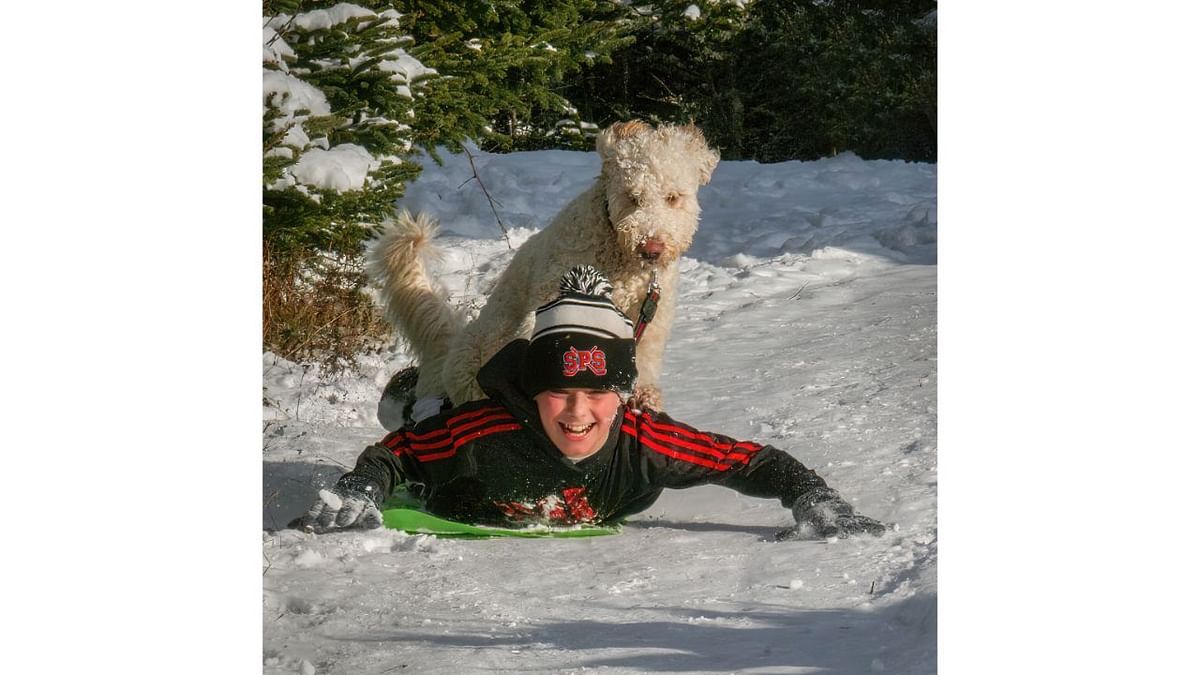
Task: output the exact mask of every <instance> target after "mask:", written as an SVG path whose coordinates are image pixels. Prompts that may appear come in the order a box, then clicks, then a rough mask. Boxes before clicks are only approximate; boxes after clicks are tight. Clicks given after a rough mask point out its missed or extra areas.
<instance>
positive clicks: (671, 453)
mask: <svg viewBox="0 0 1200 675" xmlns="http://www.w3.org/2000/svg"><path fill="white" fill-rule="evenodd" d="M641 440H642V444H643V445H645V446H646V447H648V448H650V449H651V450H654V451H655V452H658V453H660V454H663V455H666V456H667V457H673V458H674V459H679V460H683V461H685V462H691V463H692V464H699V465H700V466H706V467H708V468H710V469H715V470H717V471H728V470H729V469H730V468H731V466H730V465H729V464H717V463H716V462H714V461H711V460H707V459H704V458H703V457H697V456H695V455H686V454H684V453H682V452H678V451H676V450H672V449H671V448H666V447H663V446H661V445H659V444H658V443H655V442H654V441H652V440H650V439H648V438H643V439H641Z"/></svg>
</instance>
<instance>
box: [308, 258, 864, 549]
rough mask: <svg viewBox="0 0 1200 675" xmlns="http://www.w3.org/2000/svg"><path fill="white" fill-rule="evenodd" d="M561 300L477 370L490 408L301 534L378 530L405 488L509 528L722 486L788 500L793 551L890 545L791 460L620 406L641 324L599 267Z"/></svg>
mask: <svg viewBox="0 0 1200 675" xmlns="http://www.w3.org/2000/svg"><path fill="white" fill-rule="evenodd" d="M560 291H561V294H560V295H559V297H558V298H556V299H554V300H552V301H551V302H549V303H547V304H545V305H543V306H542V307H539V308H538V310H537V314H536V320H535V323H534V330H533V335H532V337H531V338H530V339H529V340H524V339H521V340H514V341H513V342H511V343H509V344H508V345H507V346H506V347H504V349H502V350H501V351H500V352H499V353H498V354H496V355H495V356H494V357H493V358H492V359H491V360H490V361H489V362H488V363H487V364H486V365H485V366H484V367H483V369H481V370H480V372H479V376H478V381H479V385H480V386H481V387H482V388H483V390H484V392H486V393H487V395H488V398H485V399H482V400H479V401H472V402H469V403H466V404H463V405H461V406H458V407H456V408H454V409H451V410H449V411H446V412H443V413H441V414H438V415H435V416H433V417H430V418H427V419H425V420H423V421H421V422H419V423H418V424H416V425H415V426H414V427H412V428H406V429H400V430H398V431H395V432H392V433H390V434H388V435H387V436H385V437H384V438H383V440H382V441H380V442H379V443H377V444H375V445H372V446H369V447H368V448H367V449H366V450H364V451H363V453H362V454H361V455H360V456H359V458H358V461H357V463H356V465H355V467H354V470H353V471H351V472H350V473H348V474H346V475H345V476H343V477H342V478H341V479H340V480H339V481H338V482H337V484H336V485H335V487H334V488H333V489H332V490H331V491H325V490H323V491H321V494H320V496H319V498H318V500H317V501H316V503H314V504H313V506H312V508H311V509H310V510H309V511H308V513H307V514H306V515H305V516H304V517H303V518H302V519H301V521H300V523H301V524H303V525H309V526H312V527H314V528H316V529H318V530H329V529H336V528H346V527H378V526H379V525H380V524H381V523H382V517H381V514H380V511H379V505H380V504H381V503H382V502H383V500H384V499H385V498H386V496H388V495H390V494H391V493H392V491H393V490H394V489H395V488H396V487H398V486H400V485H402V484H403V485H406V486H407V487H408V489H409V490H410V491H411V492H414V493H415V494H417V495H418V496H420V497H421V498H422V499H423V500H424V503H425V509H426V510H428V511H430V512H431V513H434V514H436V515H439V516H442V517H446V518H452V519H455V520H463V521H468V522H474V523H484V524H500V525H507V526H521V525H524V524H528V523H543V524H551V525H573V524H579V523H589V524H602V523H611V522H616V521H620V520H622V519H624V518H625V517H627V516H629V515H631V514H634V513H638V512H640V511H643V510H645V509H647V508H649V507H650V505H651V504H653V503H654V502H655V500H657V499H658V497H659V496H660V495H661V494H662V491H663V490H664V489H666V488H673V489H680V488H687V487H693V486H697V485H704V484H717V485H724V486H726V487H729V488H731V489H734V490H737V491H738V492H740V493H742V494H746V495H750V496H754V497H765V498H776V499H779V500H780V502H781V504H782V505H783V506H784V507H786V508H789V509H790V510H791V511H792V513H793V515H794V517H795V519H796V522H797V525H796V527H794V528H791V529H790V530H789V531H787V533H786V534H785V536H786V537H789V538H790V537H799V536H809V535H815V536H821V537H829V536H844V535H848V534H859V533H870V534H876V535H878V534H882V533H883V532H884V531H885V529H886V528H885V527H884V525H883V524H881V523H879V522H877V521H875V520H873V519H871V518H868V517H866V516H862V515H859V514H857V513H855V512H854V509H853V508H852V507H851V506H850V504H849V503H847V502H846V501H845V500H843V499H842V498H841V497H840V496H839V495H838V493H837V492H836V491H834V490H833V489H831V488H829V487H828V486H827V485H826V483H825V481H824V480H823V479H822V478H821V477H820V476H818V475H817V474H816V472H814V471H812V470H811V469H808V468H807V467H805V466H804V465H803V464H801V463H800V462H799V461H798V460H796V459H795V458H793V457H792V456H791V455H789V454H787V453H786V452H783V451H782V450H779V449H777V448H774V447H771V446H764V445H760V444H758V443H754V442H750V441H739V440H737V439H734V438H730V437H728V436H724V435H721V434H715V433H710V432H703V431H700V430H698V429H696V428H694V427H691V426H688V425H686V424H682V423H680V422H677V421H675V420H674V419H672V418H671V417H669V416H668V415H666V414H665V413H660V412H657V411H652V410H645V411H637V410H632V409H629V408H627V407H625V406H623V405H622V403H621V402H622V400H623V396H622V395H623V394H625V395H627V394H628V393H629V392H630V391H632V389H633V385H634V382H635V380H636V377H637V368H636V365H635V363H634V346H635V341H634V338H633V333H634V331H633V324H632V322H631V321H630V320H629V319H628V317H626V316H625V315H624V314H622V313H621V312H620V311H619V310H618V309H617V308H616V307H615V306H614V305H613V303H612V300H611V292H612V286H611V285H610V284H609V283H608V281H607V279H605V278H604V277H603V276H602V275H601V274H600V273H599V272H597V271H596V270H595V269H593V268H591V267H576V268H574V269H572V270H571V271H569V272H568V273H567V274H566V275H564V277H563V279H562V283H561V285H560Z"/></svg>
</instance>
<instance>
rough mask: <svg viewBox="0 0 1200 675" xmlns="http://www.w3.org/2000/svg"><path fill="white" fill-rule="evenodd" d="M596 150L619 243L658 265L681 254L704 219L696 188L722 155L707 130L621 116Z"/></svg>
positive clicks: (703, 181) (702, 182)
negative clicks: (713, 146)
mask: <svg viewBox="0 0 1200 675" xmlns="http://www.w3.org/2000/svg"><path fill="white" fill-rule="evenodd" d="M596 150H597V151H598V152H599V153H600V158H601V161H602V163H603V164H602V167H603V168H602V172H601V180H602V181H604V184H605V191H606V197H607V199H608V213H609V219H610V220H611V221H612V224H613V227H614V228H615V229H616V232H617V241H618V242H619V244H620V247H621V249H622V250H623V251H626V252H627V253H628V254H629V256H630V257H634V258H637V259H640V260H642V261H645V262H646V263H648V264H653V265H658V266H666V265H668V264H670V263H672V262H674V261H675V260H677V259H678V258H679V256H681V255H683V252H684V251H686V250H687V249H688V247H689V246H691V245H692V235H694V234H695V233H696V226H697V225H698V224H699V222H700V203H699V202H698V201H697V199H696V192H697V191H698V190H699V188H700V186H701V185H705V184H707V183H708V181H709V179H710V178H711V177H712V172H713V169H715V168H716V166H717V161H718V160H719V157H718V155H717V153H716V152H715V151H713V150H711V149H709V147H708V143H707V142H705V140H704V134H703V133H701V132H700V130H699V129H697V128H696V127H695V126H693V125H690V124H689V125H686V126H672V125H665V126H661V127H658V128H657V129H656V128H653V127H651V126H649V125H647V124H645V123H644V122H639V121H636V120H635V121H632V122H618V123H617V124H614V125H612V126H611V127H609V128H607V129H605V130H604V131H602V132H600V136H599V137H598V138H597V139H596Z"/></svg>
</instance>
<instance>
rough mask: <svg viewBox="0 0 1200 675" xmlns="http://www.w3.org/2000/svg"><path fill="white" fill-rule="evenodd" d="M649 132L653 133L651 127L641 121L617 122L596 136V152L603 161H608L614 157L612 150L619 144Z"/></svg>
mask: <svg viewBox="0 0 1200 675" xmlns="http://www.w3.org/2000/svg"><path fill="white" fill-rule="evenodd" d="M647 131H651V128H650V125H648V124H646V123H645V122H643V121H641V120H630V121H628V122H617V123H616V124H613V125H612V126H610V127H609V128H607V129H605V130H604V131H601V132H600V134H599V135H598V136H596V152H598V153H600V159H601V160H602V161H608V159H609V158H610V157H611V156H612V148H613V146H614V145H615V144H616V143H617V142H619V141H623V140H626V139H629V138H633V137H634V136H637V135H639V134H642V133H645V132H647Z"/></svg>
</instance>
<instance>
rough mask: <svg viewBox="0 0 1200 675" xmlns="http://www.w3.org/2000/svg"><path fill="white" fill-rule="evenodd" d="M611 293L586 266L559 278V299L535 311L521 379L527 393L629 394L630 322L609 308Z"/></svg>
mask: <svg viewBox="0 0 1200 675" xmlns="http://www.w3.org/2000/svg"><path fill="white" fill-rule="evenodd" d="M612 290H613V289H612V284H611V283H609V281H608V279H606V278H605V277H604V275H603V274H601V273H600V271H599V270H597V269H596V268H594V267H592V266H590V265H580V266H578V267H573V268H571V270H570V271H568V272H567V273H566V274H564V275H563V278H562V281H561V282H559V296H558V297H557V298H555V299H553V300H551V301H550V302H548V303H546V304H544V305H542V306H541V307H538V309H537V315H536V319H535V321H534V326H533V337H532V338H531V339H530V342H529V347H528V348H527V349H526V351H525V359H524V364H523V367H522V373H521V375H522V377H521V384H522V387H524V389H525V391H526V393H528V394H529V395H530V396H536V395H537V394H539V393H541V392H543V391H546V390H547V389H572V388H584V389H610V390H613V391H618V392H628V391H631V390H632V389H633V383H634V381H635V380H636V379H637V365H636V363H635V360H634V348H635V342H634V339H633V322H632V321H630V320H629V317H627V316H625V314H623V313H622V312H621V310H619V309H617V306H616V305H614V304H613V301H612Z"/></svg>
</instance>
